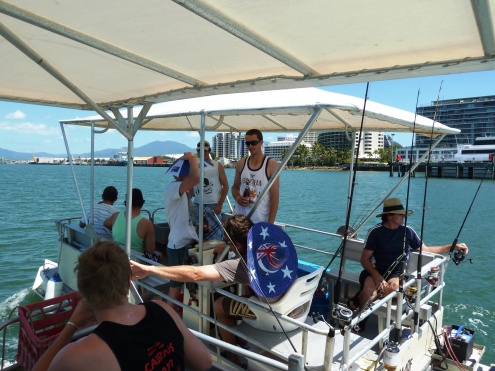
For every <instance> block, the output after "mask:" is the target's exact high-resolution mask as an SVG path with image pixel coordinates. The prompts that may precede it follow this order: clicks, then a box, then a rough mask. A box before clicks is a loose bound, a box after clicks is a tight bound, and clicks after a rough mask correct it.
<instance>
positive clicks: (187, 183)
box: [179, 152, 199, 195]
mask: <svg viewBox="0 0 495 371" xmlns="http://www.w3.org/2000/svg"><path fill="white" fill-rule="evenodd" d="M182 159H183V160H185V161H189V174H188V175H187V176H186V177H185V179H184V180H183V181H182V182H181V183H180V187H179V194H180V195H182V194H183V193H184V192H187V191H189V190H190V189H193V188H194V186H195V185H196V184H198V183H199V165H198V161H197V160H196V156H194V155H193V154H192V152H185V153H184V156H182Z"/></svg>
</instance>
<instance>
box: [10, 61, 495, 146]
mask: <svg viewBox="0 0 495 371" xmlns="http://www.w3.org/2000/svg"><path fill="white" fill-rule="evenodd" d="M442 81H443V83H442ZM441 83H442V90H441V91H440V99H454V98H464V97H477V96H486V95H495V71H488V72H476V73H464V74H457V75H445V76H434V77H421V78H411V79H403V80H392V81H382V82H373V83H370V87H369V92H368V96H369V99H370V100H373V101H375V102H378V103H382V104H386V105H389V106H393V107H396V108H401V109H404V110H407V111H411V112H414V110H415V107H416V96H417V94H418V89H420V96H419V105H430V104H432V102H434V101H436V99H437V96H438V92H439V88H440V84H441ZM325 89H326V90H329V91H333V92H336V93H342V94H349V95H353V96H356V97H360V98H364V95H365V91H366V84H365V83H361V84H349V85H340V86H330V87H327V88H325ZM89 115H91V113H90V112H87V111H80V110H69V109H62V108H52V107H45V106H36V105H30V104H20V103H10V102H0V148H3V149H8V150H12V151H16V152H32V151H34V152H48V153H53V154H58V153H62V154H63V153H65V146H64V142H63V139H62V134H61V131H60V124H59V123H58V120H60V119H72V118H76V117H86V116H89ZM111 132H112V133H107V134H105V135H102V136H100V137H98V138H97V141H96V144H95V147H96V150H100V149H105V148H120V147H125V146H126V145H127V141H126V140H125V139H123V138H122V136H121V135H120V134H119V133H117V132H116V131H115V130H111ZM66 133H67V137H68V141H69V146H70V150H71V152H72V153H74V154H77V153H83V152H89V150H90V135H89V129H87V128H74V127H66ZM280 135H282V134H277V133H267V134H266V136H265V140H266V141H268V142H271V141H274V140H276V139H277V136H280ZM212 136H213V134H212V133H207V134H206V138H207V139H208V140H209V139H211V137H212ZM198 138H199V135H198V133H195V132H191V133H185V132H147V133H144V132H139V133H138V134H137V135H136V137H135V146H136V147H140V146H142V145H144V144H147V143H150V142H152V141H155V140H162V141H164V140H173V141H176V142H180V143H184V144H186V145H188V146H190V147H195V146H196V143H197V142H198ZM394 140H395V141H397V142H399V143H401V144H402V145H404V146H406V145H410V144H411V135H410V134H405V133H404V134H402V133H399V134H397V135H395V137H394Z"/></svg>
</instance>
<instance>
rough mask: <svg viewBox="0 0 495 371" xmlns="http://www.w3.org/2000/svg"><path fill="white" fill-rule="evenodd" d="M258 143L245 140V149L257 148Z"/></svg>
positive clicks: (257, 141)
mask: <svg viewBox="0 0 495 371" xmlns="http://www.w3.org/2000/svg"><path fill="white" fill-rule="evenodd" d="M259 142H260V141H259V140H246V141H245V143H246V147H249V146H257V145H258V143H259Z"/></svg>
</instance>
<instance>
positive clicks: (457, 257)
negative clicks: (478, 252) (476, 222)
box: [449, 167, 488, 265]
mask: <svg viewBox="0 0 495 371" xmlns="http://www.w3.org/2000/svg"><path fill="white" fill-rule="evenodd" d="M487 173H488V167H487V168H486V169H485V174H483V178H481V182H480V184H479V185H478V189H477V190H476V193H475V194H474V197H473V200H472V201H471V205H469V209H468V211H467V213H466V215H465V216H464V220H463V221H462V224H461V227H460V228H459V232H457V236H455V238H454V242H452V246H451V247H450V250H449V256H450V257H452V252H453V251H454V250H455V247H456V245H457V241H458V240H459V236H460V234H461V232H462V230H463V228H464V224H465V223H466V220H467V217H468V215H469V213H470V212H471V208H472V207H473V204H474V200H476V197H477V196H478V192H479V191H480V188H481V185H482V184H483V181H484V180H485V177H486V174H487ZM465 257H466V254H465V253H464V250H457V251H456V252H454V257H453V258H452V261H453V262H454V264H455V265H459V264H461V262H462V261H463V260H464V258H465ZM470 262H471V263H472V262H473V261H472V259H470Z"/></svg>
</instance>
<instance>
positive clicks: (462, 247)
mask: <svg viewBox="0 0 495 371" xmlns="http://www.w3.org/2000/svg"><path fill="white" fill-rule="evenodd" d="M455 249H456V250H459V251H462V252H463V253H464V254H466V255H467V254H468V253H469V248H468V247H467V245H466V244H465V243H463V242H462V243H458V244H456V245H455Z"/></svg>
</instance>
